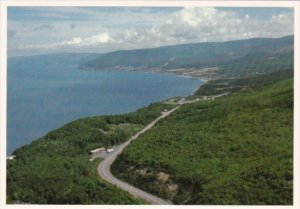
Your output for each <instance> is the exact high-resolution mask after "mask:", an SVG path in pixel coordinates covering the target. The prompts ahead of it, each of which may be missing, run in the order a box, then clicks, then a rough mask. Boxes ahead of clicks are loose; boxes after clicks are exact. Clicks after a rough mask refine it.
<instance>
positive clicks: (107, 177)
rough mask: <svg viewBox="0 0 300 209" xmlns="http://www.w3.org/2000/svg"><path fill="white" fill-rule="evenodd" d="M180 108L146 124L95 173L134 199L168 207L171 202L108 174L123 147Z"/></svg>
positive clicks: (102, 163) (163, 113)
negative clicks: (137, 198)
mask: <svg viewBox="0 0 300 209" xmlns="http://www.w3.org/2000/svg"><path fill="white" fill-rule="evenodd" d="M179 107H180V106H177V107H175V108H173V109H172V110H170V111H167V112H162V115H161V116H159V117H158V118H156V119H155V120H154V121H152V122H151V123H150V124H148V125H147V126H145V127H144V128H143V129H142V130H140V131H139V132H138V133H136V134H135V135H134V136H132V137H131V138H130V139H129V140H128V141H126V142H125V143H123V144H121V145H119V146H118V147H117V148H116V149H115V150H114V151H113V152H112V153H110V154H109V155H108V156H107V157H106V158H105V159H104V160H103V161H102V162H101V163H100V164H99V166H98V168H97V171H98V174H99V175H100V176H101V177H102V178H103V179H105V180H106V181H108V182H109V183H111V184H114V185H116V186H117V187H119V188H121V189H123V190H125V191H128V192H129V193H130V194H132V195H133V196H135V197H139V198H142V199H144V200H146V201H148V202H149V203H151V204H154V205H170V204H172V203H171V202H168V201H166V200H163V199H161V198H159V197H156V196H154V195H152V194H149V193H147V192H145V191H142V190H140V189H138V188H136V187H134V186H131V185H129V184H127V183H126V182H124V181H121V180H120V179H117V178H116V177H115V176H114V175H113V174H112V173H111V172H110V167H111V165H112V163H113V162H114V161H115V159H116V158H117V156H118V155H119V154H121V153H122V152H123V150H124V148H125V147H127V146H128V145H129V144H130V143H131V141H133V140H135V139H137V138H138V137H139V135H141V134H143V133H144V132H146V131H147V130H149V129H151V128H152V127H153V126H154V125H155V124H156V123H157V122H158V121H159V120H161V119H162V118H164V117H167V116H168V115H170V114H171V113H172V112H174V111H175V110H177V109H178V108H179Z"/></svg>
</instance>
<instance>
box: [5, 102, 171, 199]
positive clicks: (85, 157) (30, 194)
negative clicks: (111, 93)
mask: <svg viewBox="0 0 300 209" xmlns="http://www.w3.org/2000/svg"><path fill="white" fill-rule="evenodd" d="M168 107H169V106H168V105H164V104H152V105H150V106H148V107H145V108H142V109H140V110H138V111H136V112H134V113H129V114H125V115H117V116H102V117H89V118H83V119H79V120H76V121H73V122H70V123H68V124H66V125H64V126H63V127H61V128H59V129H57V130H54V131H51V132H49V133H48V134H46V135H45V136H44V137H42V138H40V139H38V140H35V141H33V142H32V143H31V144H30V145H25V146H23V147H21V148H19V149H17V150H15V151H14V152H13V155H16V156H17V157H16V159H14V160H8V161H7V203H8V204H18V203H26V204H145V202H144V201H142V200H139V199H136V198H134V197H133V196H131V195H130V194H129V193H127V192H124V191H123V190H121V189H118V188H116V187H115V186H113V185H111V184H109V183H107V182H106V181H104V180H103V179H101V178H100V177H99V176H98V175H97V173H96V167H97V166H98V165H99V162H100V160H96V161H93V162H90V160H89V158H90V155H89V151H90V150H92V149H95V148H98V147H109V146H112V145H116V144H119V143H122V142H124V141H125V140H127V139H128V137H130V136H132V135H133V134H134V133H135V132H137V131H138V130H139V129H140V128H142V127H143V126H144V125H145V124H147V123H149V122H150V121H152V120H153V119H155V118H156V117H157V116H159V115H160V112H161V111H162V110H164V109H165V108H168Z"/></svg>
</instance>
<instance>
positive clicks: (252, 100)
mask: <svg viewBox="0 0 300 209" xmlns="http://www.w3.org/2000/svg"><path fill="white" fill-rule="evenodd" d="M253 81H254V82H255V80H253ZM274 82H275V83H273V84H269V85H267V86H265V87H259V88H254V90H253V89H252V90H251V91H248V92H246V93H237V94H235V95H231V96H226V97H224V98H221V99H218V100H215V101H207V102H197V103H193V104H186V105H184V106H182V107H181V108H180V109H178V111H176V112H175V113H174V114H173V115H171V116H170V117H169V118H167V119H165V120H164V121H161V122H160V123H159V124H157V126H156V127H154V128H153V129H151V130H150V131H149V132H147V133H145V134H144V135H142V136H141V137H140V139H139V140H137V141H134V142H133V143H132V144H131V145H130V146H129V147H128V148H127V149H126V150H125V151H124V152H123V154H122V155H121V156H120V157H119V158H118V159H117V161H116V162H115V163H114V164H113V166H112V171H113V173H114V174H115V175H116V176H117V177H119V178H121V179H123V180H125V181H128V182H130V183H131V184H133V185H135V186H137V187H139V188H141V189H144V190H147V191H149V192H152V193H153V194H156V195H159V196H161V197H163V198H165V199H169V200H171V201H173V202H174V203H175V204H205V205H206V204H207V205H211V204H213V205H221V204H222V205H223V204H238V205H239V204H245V205H247V204H250V205H273V204H274V205H291V204H293V80H292V78H290V79H284V80H281V81H274Z"/></svg>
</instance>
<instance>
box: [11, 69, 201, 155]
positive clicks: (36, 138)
mask: <svg viewBox="0 0 300 209" xmlns="http://www.w3.org/2000/svg"><path fill="white" fill-rule="evenodd" d="M81 70H82V69H81ZM107 70H109V69H105V71H107ZM110 70H113V71H119V72H120V71H128V72H143V73H149V74H157V75H158V74H163V75H171V76H178V77H184V78H188V79H193V80H200V81H202V83H200V85H198V86H197V87H196V88H194V89H192V90H191V91H190V93H189V94H188V95H185V96H181V95H176V96H173V97H166V98H163V99H161V100H157V101H153V102H151V103H149V104H146V105H142V106H138V107H137V108H136V109H134V110H132V111H125V112H122V113H112V114H110V113H108V114H95V115H86V116H80V117H76V118H74V119H71V120H69V121H66V122H63V123H62V124H59V125H57V126H56V127H55V128H51V129H50V130H48V131H46V132H44V133H43V134H41V135H39V136H37V137H35V138H34V139H31V141H30V142H29V143H25V144H22V145H21V146H17V147H15V148H13V149H12V150H11V151H8V150H7V151H6V157H7V158H9V157H10V156H12V155H13V153H14V152H15V151H16V150H17V149H19V148H21V147H23V146H27V145H30V144H31V143H32V142H34V141H37V140H39V139H40V138H43V137H44V136H46V135H47V134H48V133H49V132H51V131H53V130H56V129H58V128H60V127H62V126H64V125H66V124H68V123H71V122H73V121H76V120H79V119H82V118H87V117H96V116H110V115H124V114H128V113H132V112H136V111H137V110H138V109H140V108H142V107H145V106H149V105H150V104H152V103H162V102H164V101H166V100H169V99H172V98H175V97H189V96H192V95H193V94H194V93H195V92H196V91H197V89H199V88H200V86H202V85H204V84H205V83H206V82H207V80H204V79H203V78H200V77H195V76H187V75H182V74H176V73H170V72H154V71H133V70H127V69H125V70H119V69H110Z"/></svg>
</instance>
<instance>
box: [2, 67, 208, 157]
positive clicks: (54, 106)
mask: <svg viewBox="0 0 300 209" xmlns="http://www.w3.org/2000/svg"><path fill="white" fill-rule="evenodd" d="M7 82H8V86H7V126H8V127H7V153H8V154H10V153H12V151H13V150H14V149H16V148H18V147H20V146H22V145H25V144H29V143H30V142H32V141H33V140H34V139H37V138H39V137H41V136H43V135H44V134H46V133H47V132H49V131H50V130H53V129H55V128H58V127H60V126H62V125H63V124H65V123H68V122H70V121H72V120H75V119H78V118H81V117H87V116H96V115H110V114H122V113H126V112H132V111H135V110H136V109H138V108H141V107H143V106H147V105H149V104H150V103H153V102H157V101H161V100H164V99H167V98H170V97H174V96H187V95H190V94H192V93H193V91H194V90H195V89H197V88H198V87H199V86H200V85H201V84H202V83H203V81H201V80H199V79H193V78H188V77H183V76H178V75H167V74H155V73H146V72H133V71H122V70H119V71H115V70H101V71H83V70H80V69H78V66H77V65H70V64H44V65H43V64H32V65H31V64H28V63H27V64H26V65H22V64H20V63H18V62H16V63H14V62H13V61H11V62H9V63H8V78H7Z"/></svg>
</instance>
